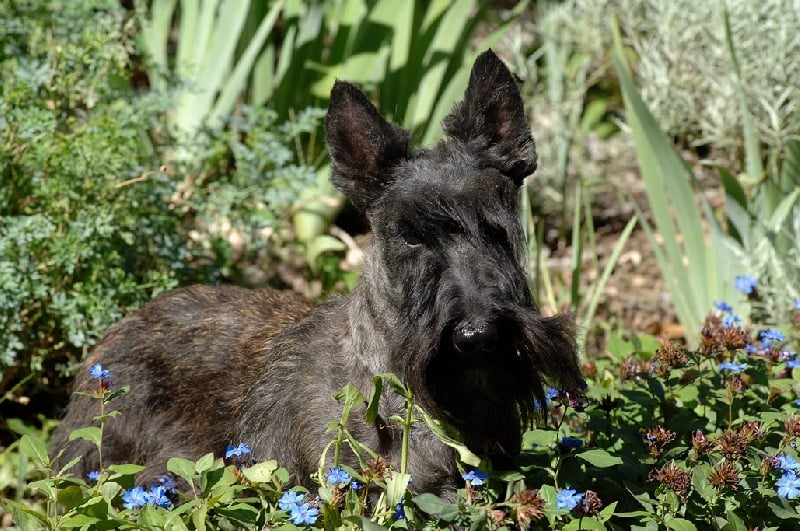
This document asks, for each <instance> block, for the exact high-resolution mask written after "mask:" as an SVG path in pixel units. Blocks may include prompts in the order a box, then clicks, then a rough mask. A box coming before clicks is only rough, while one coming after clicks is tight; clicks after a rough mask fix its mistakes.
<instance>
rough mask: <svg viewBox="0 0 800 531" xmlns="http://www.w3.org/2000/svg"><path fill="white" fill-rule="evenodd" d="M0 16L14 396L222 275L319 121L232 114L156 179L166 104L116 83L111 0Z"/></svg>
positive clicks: (1, 319)
mask: <svg viewBox="0 0 800 531" xmlns="http://www.w3.org/2000/svg"><path fill="white" fill-rule="evenodd" d="M0 18H2V19H3V21H4V22H3V25H2V27H0V42H2V43H3V45H2V48H0V79H2V89H0V143H2V145H3V150H2V153H3V154H2V158H0V175H2V181H1V182H0V216H2V217H0V330H3V333H2V334H0V376H1V378H0V395H5V394H6V392H7V391H8V390H9V389H12V388H13V389H14V391H15V393H16V394H17V395H21V394H25V393H31V392H35V390H36V388H37V386H40V385H46V386H47V387H48V388H49V389H50V390H51V391H52V390H55V389H57V388H58V386H59V384H60V383H61V378H62V377H63V376H66V375H69V374H71V372H72V371H74V370H75V367H76V363H77V361H78V359H79V358H80V357H81V355H82V353H83V352H85V351H86V349H88V348H89V347H90V346H91V345H92V344H93V343H94V342H95V341H96V340H97V339H98V338H99V336H100V334H102V333H103V331H104V330H105V329H106V328H107V327H108V326H109V325H111V324H112V323H113V322H114V321H116V320H118V319H119V318H120V317H121V316H122V315H123V314H125V313H126V312H128V311H130V310H132V309H133V308H135V307H137V306H138V305H140V304H141V303H143V302H144V301H146V300H149V299H151V298H152V297H153V296H154V295H155V294H157V293H158V292H159V291H161V290H164V289H168V288H171V287H174V286H176V285H178V284H184V283H189V282H216V281H219V280H220V279H221V278H222V277H223V276H230V277H237V276H238V264H239V262H240V261H241V260H243V259H245V258H249V257H251V256H252V254H253V253H255V252H257V251H258V250H261V249H264V248H265V247H266V246H267V245H268V243H269V239H268V238H267V237H266V236H268V234H266V235H265V232H264V231H265V229H267V228H273V229H274V226H275V224H276V223H277V222H279V221H280V220H282V219H285V218H286V217H287V215H288V208H289V206H290V205H291V204H293V203H294V202H295V201H296V200H297V197H298V194H299V190H300V189H301V188H303V187H304V186H307V185H308V183H309V182H312V180H313V179H314V170H313V168H311V167H309V166H305V165H302V164H297V163H296V162H295V161H296V154H295V148H294V146H295V143H296V142H298V141H299V137H300V135H303V134H305V133H306V132H308V131H311V130H313V129H316V127H317V125H318V123H319V121H320V117H321V111H307V112H302V113H299V114H298V116H297V118H296V120H295V121H293V122H290V123H287V124H278V123H277V121H276V118H275V115H274V113H272V112H270V111H266V110H252V109H248V108H242V109H240V111H239V114H238V115H237V117H236V120H235V121H233V120H229V121H227V122H226V124H227V126H226V127H225V128H223V130H221V131H220V132H218V133H217V134H216V135H213V136H212V137H210V140H209V141H208V142H207V143H206V144H204V146H203V151H201V156H199V157H198V159H197V160H195V161H193V163H192V165H191V166H189V165H187V166H180V167H179V166H174V167H163V168H162V167H161V160H160V157H161V153H162V151H163V150H164V149H168V148H169V147H170V146H169V141H170V138H169V136H168V135H166V134H164V128H163V124H164V121H165V120H164V117H165V115H166V113H167V112H168V108H169V103H170V99H169V94H168V93H157V92H149V93H148V92H137V91H135V90H134V89H133V88H132V87H131V85H130V83H129V81H128V80H129V79H130V77H131V72H130V71H129V63H130V54H131V53H132V51H133V47H132V43H131V38H130V35H131V34H132V33H133V32H134V28H133V27H132V20H131V19H129V18H128V17H127V15H126V12H125V11H124V10H123V9H122V8H121V7H120V5H119V2H117V1H116V0H93V1H92V2H34V1H23V2H11V3H9V2H2V3H0ZM86 20H92V21H93V22H92V24H86V23H85V22H86ZM188 181H190V182H192V183H193V187H192V189H191V193H186V192H187V191H186V189H185V188H184V187H183V186H182V185H183V184H184V183H186V182H188ZM231 233H235V234H236V235H237V237H238V238H237V239H232V238H231V237H230V234H231ZM237 242H238V243H237ZM31 375H38V376H43V377H44V378H45V379H31V378H30V376H31ZM47 407H53V405H52V403H51V404H50V405H48V406H47ZM48 413H49V412H48Z"/></svg>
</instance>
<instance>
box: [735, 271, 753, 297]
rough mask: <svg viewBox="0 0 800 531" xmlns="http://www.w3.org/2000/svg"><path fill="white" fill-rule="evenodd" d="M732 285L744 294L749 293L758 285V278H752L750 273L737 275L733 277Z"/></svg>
mask: <svg viewBox="0 0 800 531" xmlns="http://www.w3.org/2000/svg"><path fill="white" fill-rule="evenodd" d="M734 286H735V287H736V290H737V291H741V292H742V293H744V294H745V295H750V294H752V293H753V290H755V289H756V287H757V286H758V280H756V279H755V278H753V276H752V275H739V276H738V277H736V278H735V279H734Z"/></svg>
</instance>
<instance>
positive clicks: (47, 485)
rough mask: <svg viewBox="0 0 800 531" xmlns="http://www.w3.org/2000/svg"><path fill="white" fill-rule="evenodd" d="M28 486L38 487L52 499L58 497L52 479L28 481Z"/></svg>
mask: <svg viewBox="0 0 800 531" xmlns="http://www.w3.org/2000/svg"><path fill="white" fill-rule="evenodd" d="M28 487H30V488H32V489H38V490H41V491H42V492H44V493H45V495H46V496H47V499H49V500H52V499H55V497H56V487H55V485H54V484H53V480H52V479H40V480H39V481H32V482H30V483H28Z"/></svg>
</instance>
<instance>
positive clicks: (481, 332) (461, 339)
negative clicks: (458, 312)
mask: <svg viewBox="0 0 800 531" xmlns="http://www.w3.org/2000/svg"><path fill="white" fill-rule="evenodd" d="M497 333H498V330H497V325H496V324H494V323H492V322H483V321H479V322H474V321H468V322H465V323H461V324H459V325H457V326H456V327H455V329H454V330H453V344H454V345H455V347H456V348H457V349H458V350H459V352H463V353H465V354H472V353H474V352H479V351H481V350H490V349H491V348H492V347H493V346H494V343H495V340H496V339H497Z"/></svg>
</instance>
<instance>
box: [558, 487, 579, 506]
mask: <svg viewBox="0 0 800 531" xmlns="http://www.w3.org/2000/svg"><path fill="white" fill-rule="evenodd" d="M582 499H583V494H578V492H577V491H576V490H575V489H561V490H560V491H558V492H557V493H556V509H569V510H570V511H571V510H572V509H574V508H575V506H576V505H578V503H580V501H581V500H582Z"/></svg>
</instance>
